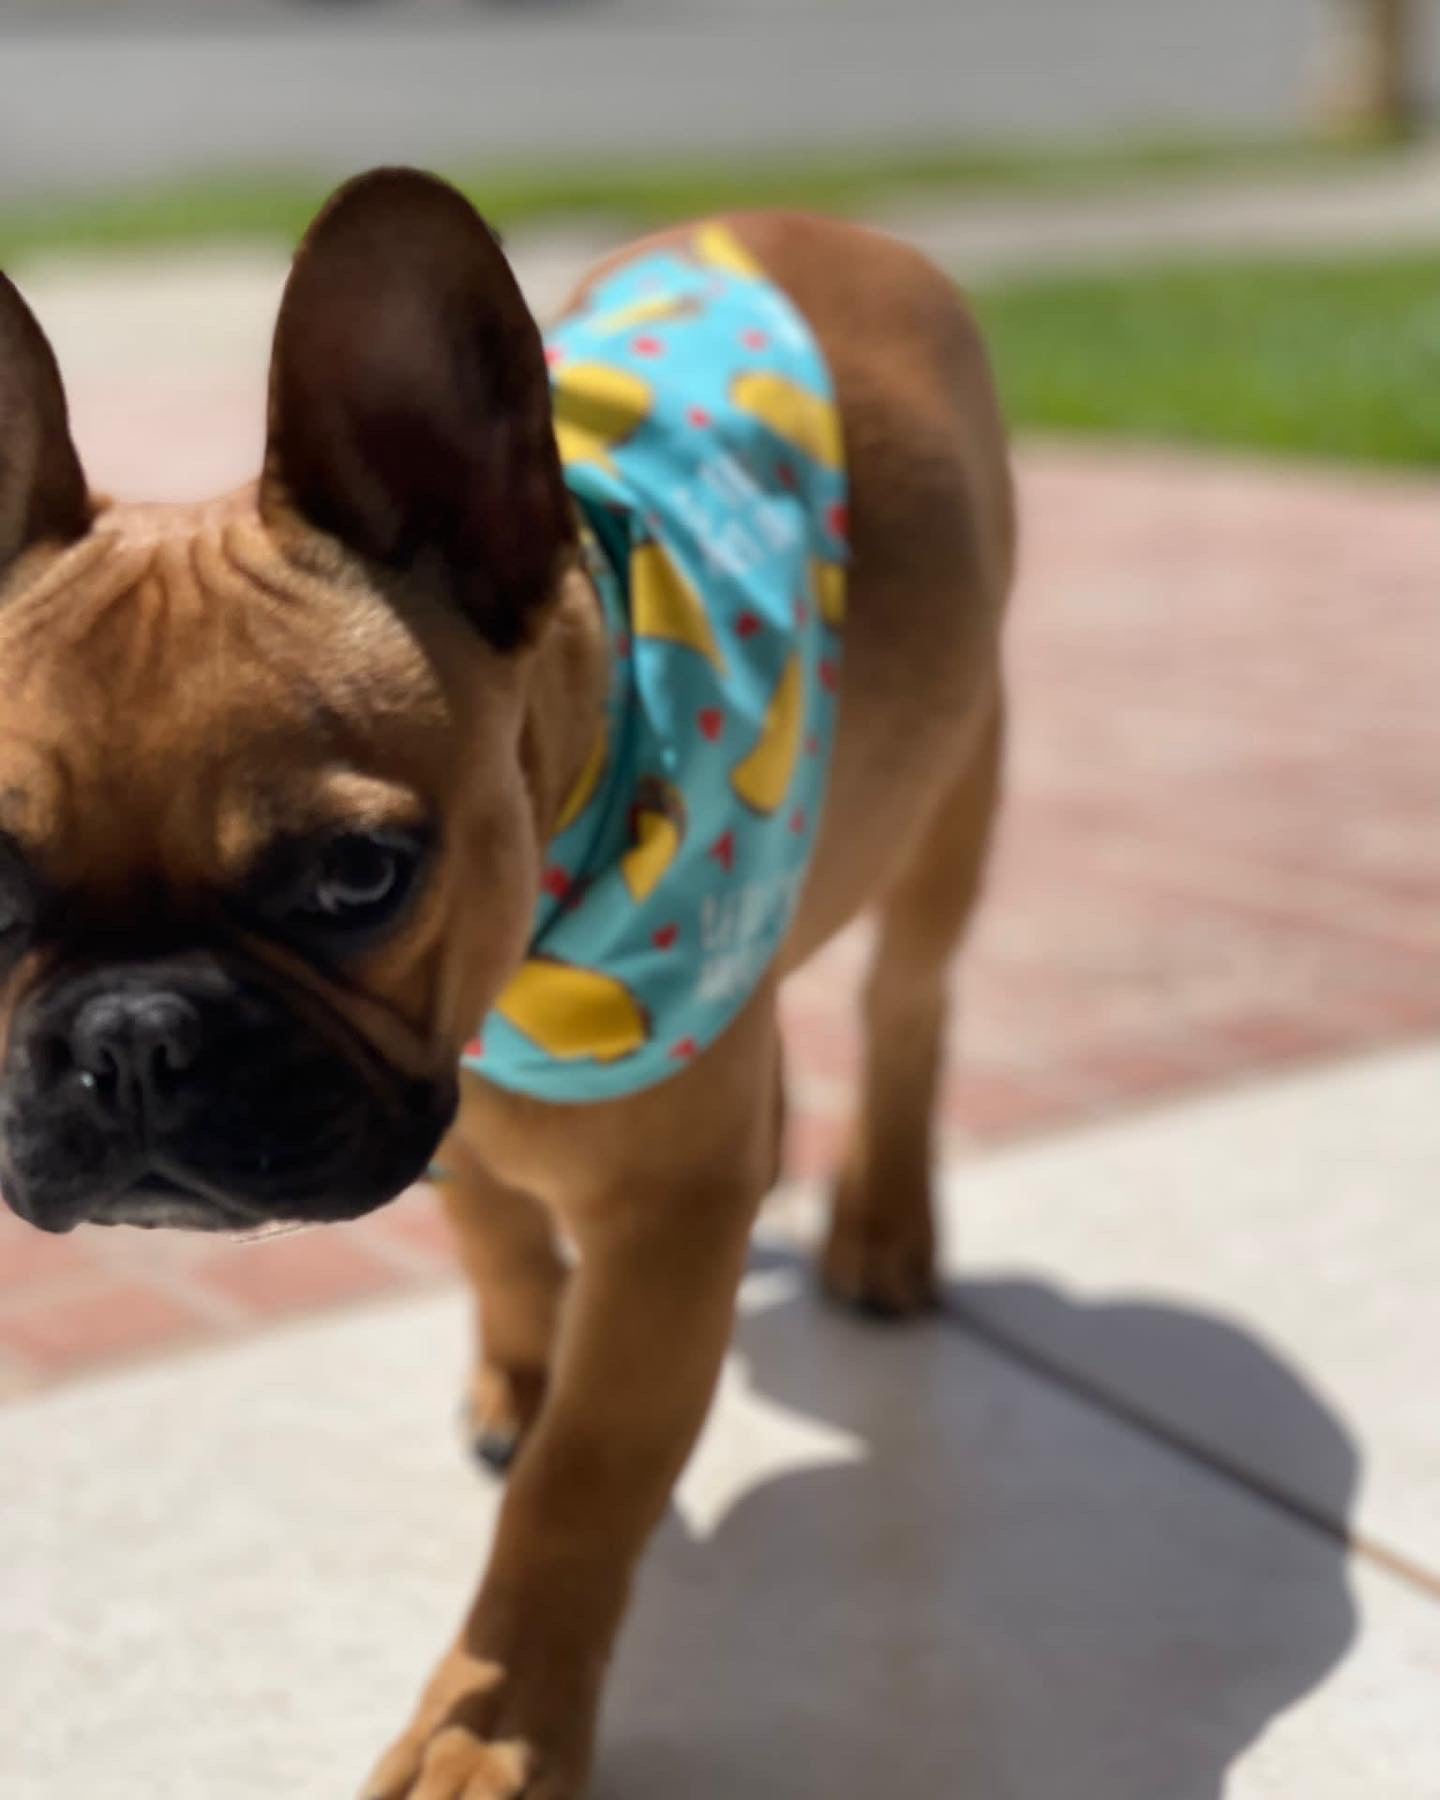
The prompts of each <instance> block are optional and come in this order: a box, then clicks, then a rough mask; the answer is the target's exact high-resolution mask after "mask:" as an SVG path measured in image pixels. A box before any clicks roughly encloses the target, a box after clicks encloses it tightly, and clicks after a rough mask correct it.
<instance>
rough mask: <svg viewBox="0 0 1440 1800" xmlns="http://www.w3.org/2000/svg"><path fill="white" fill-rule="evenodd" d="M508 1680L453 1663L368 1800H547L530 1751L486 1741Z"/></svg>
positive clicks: (388, 1758) (383, 1762) (468, 1662)
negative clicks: (491, 1706) (492, 1708)
mask: <svg viewBox="0 0 1440 1800" xmlns="http://www.w3.org/2000/svg"><path fill="white" fill-rule="evenodd" d="M501 1680H502V1672H501V1670H500V1669H499V1668H498V1667H497V1665H496V1664H494V1663H489V1662H481V1661H480V1660H479V1659H478V1658H476V1657H472V1656H466V1655H465V1654H464V1653H463V1652H460V1651H456V1652H454V1653H452V1654H451V1655H450V1656H447V1657H446V1659H445V1661H444V1662H443V1663H441V1665H440V1667H439V1669H438V1670H437V1671H436V1673H435V1676H434V1678H433V1679H432V1680H431V1682H430V1685H429V1687H428V1688H427V1689H426V1690H425V1693H424V1696H423V1697H422V1699H421V1701H420V1704H419V1706H418V1707H417V1708H416V1712H415V1718H414V1720H413V1721H412V1723H411V1725H410V1727H409V1729H408V1730H407V1731H406V1732H405V1733H404V1734H403V1735H402V1736H401V1737H400V1738H399V1739H397V1741H396V1742H395V1743H394V1744H392V1745H391V1747H390V1748H389V1749H388V1750H387V1751H386V1752H385V1754H384V1756H382V1757H381V1758H380V1761H379V1762H378V1763H377V1764H376V1766H375V1769H374V1772H373V1773H372V1774H371V1776H370V1779H369V1780H368V1781H367V1782H366V1783H365V1785H364V1787H363V1788H362V1789H361V1790H360V1791H361V1797H362V1800H522V1796H523V1797H524V1800H539V1792H540V1791H539V1789H537V1788H535V1787H533V1786H532V1785H531V1775H532V1771H533V1764H534V1758H533V1757H532V1755H531V1752H530V1749H529V1747H528V1746H527V1745H526V1744H524V1743H522V1742H519V1741H518V1740H514V1739H507V1738H503V1737H499V1738H496V1739H490V1738H488V1737H486V1736H485V1735H483V1726H482V1725H481V1723H480V1721H479V1719H478V1717H477V1716H476V1715H477V1714H478V1713H479V1712H480V1711H481V1710H482V1709H483V1708H484V1707H485V1705H486V1703H487V1700H488V1699H489V1698H490V1697H491V1696H493V1695H494V1693H495V1690H496V1689H497V1688H498V1687H499V1685H500V1682H501ZM557 1800H558V1796H557Z"/></svg>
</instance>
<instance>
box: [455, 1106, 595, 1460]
mask: <svg viewBox="0 0 1440 1800" xmlns="http://www.w3.org/2000/svg"><path fill="white" fill-rule="evenodd" d="M444 1162H445V1166H446V1174H445V1177H444V1179H443V1180H442V1181H441V1183H440V1188H441V1194H442V1196H443V1199H444V1202H445V1210H446V1212H447V1213H448V1215H449V1218H450V1223H451V1225H452V1226H453V1227H454V1229H455V1233H456V1237H457V1239H458V1245H459V1251H460V1260H461V1262H462V1263H463V1264H464V1268H465V1273H466V1274H467V1275H468V1276H469V1278H470V1283H471V1286H472V1287H473V1289H474V1291H475V1302H476V1327H477V1329H476V1356H475V1363H474V1367H473V1369H472V1372H471V1375H470V1380H469V1386H468V1390H467V1394H466V1401H465V1425H466V1430H467V1432H468V1434H469V1438H470V1442H471V1445H472V1447H473V1449H474V1452H475V1454H476V1456H477V1457H478V1458H479V1459H480V1460H481V1461H482V1462H485V1463H488V1464H489V1465H490V1466H491V1467H492V1468H504V1467H505V1466H506V1465H507V1464H508V1463H509V1461H510V1459H511V1458H512V1456H513V1455H514V1453H515V1450H516V1448H517V1447H518V1445H519V1442H520V1439H521V1437H522V1436H523V1435H524V1433H525V1432H526V1431H527V1430H528V1429H529V1427H530V1425H531V1423H532V1422H533V1420H534V1418H535V1415H536V1414H537V1413H538V1412H539V1410H540V1403H541V1401H542V1400H543V1399H544V1397H545V1389H546V1384H547V1381H548V1377H549V1370H550V1356H551V1350H552V1347H553V1344H554V1340H555V1332H556V1327H557V1323H558V1320H559V1316H560V1308H561V1304H562V1302H563V1300H564V1297H565V1288H566V1283H567V1279H568V1270H567V1268H566V1265H565V1262H564V1260H563V1259H562V1257H561V1255H560V1252H559V1249H558V1247H557V1245H556V1241H555V1233H554V1229H553V1226H552V1223H551V1218H550V1214H549V1213H548V1212H547V1211H546V1209H545V1208H544V1207H543V1206H542V1205H541V1204H540V1202H539V1201H537V1200H534V1199H532V1198H531V1197H530V1196H529V1195H528V1194H523V1193H520V1192H518V1191H517V1190H516V1189H514V1188H509V1187H505V1186H503V1185H502V1184H501V1183H500V1182H498V1181H496V1180H495V1179H494V1178H493V1177H492V1176H491V1175H489V1174H488V1173H487V1172H486V1171H485V1170H484V1169H483V1168H482V1167H481V1166H480V1164H479V1163H477V1162H476V1161H475V1159H474V1158H473V1157H472V1156H471V1155H470V1154H469V1153H468V1152H467V1151H466V1150H465V1149H464V1146H463V1144H462V1143H460V1142H459V1141H458V1133H457V1134H456V1137H455V1138H454V1139H452V1140H451V1141H450V1142H448V1143H447V1144H446V1145H445V1153H444Z"/></svg>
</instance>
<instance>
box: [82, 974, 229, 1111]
mask: <svg viewBox="0 0 1440 1800" xmlns="http://www.w3.org/2000/svg"><path fill="white" fill-rule="evenodd" d="M70 1050H71V1054H72V1055H73V1057H74V1059H75V1066H76V1068H77V1069H78V1070H79V1072H80V1081H81V1084H82V1085H83V1086H84V1087H85V1088H86V1090H87V1091H88V1092H89V1094H90V1097H91V1099H92V1101H93V1103H94V1105H95V1107H96V1108H97V1109H98V1110H99V1111H100V1112H101V1113H103V1114H105V1115H106V1116H107V1117H109V1118H118V1119H123V1120H125V1121H126V1122H127V1123H129V1124H132V1125H144V1126H148V1127H150V1128H151V1129H155V1128H157V1127H163V1126H164V1125H165V1123H166V1122H167V1119H168V1117H169V1115H170V1112H171V1110H172V1108H173V1106H174V1104H175V1101H176V1099H177V1097H178V1095H179V1092H180V1089H181V1088H182V1086H183V1085H184V1078H185V1074H186V1071H187V1070H188V1069H190V1068H191V1067H192V1065H193V1064H194V1062H195V1060H196V1058H197V1057H198V1056H199V1054H200V1015H199V1013H198V1012H197V1011H196V1009H195V1007H194V1006H192V1005H191V1003H190V1002H189V1001H188V1000H187V999H185V998H184V996H183V995H181V994H174V993H148V994H99V995H97V996H96V997H95V998H94V999H93V1000H88V1001H87V1002H86V1003H85V1005H84V1006H82V1007H81V1009H80V1011H79V1013H78V1014H77V1015H76V1017H75V1023H74V1025H73V1026H72V1028H71V1032H70Z"/></svg>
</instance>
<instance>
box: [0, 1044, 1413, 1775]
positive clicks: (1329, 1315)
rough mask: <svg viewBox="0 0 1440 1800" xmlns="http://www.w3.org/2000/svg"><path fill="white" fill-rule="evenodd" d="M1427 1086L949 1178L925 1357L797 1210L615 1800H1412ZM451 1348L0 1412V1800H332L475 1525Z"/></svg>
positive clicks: (1101, 1134) (380, 1354)
mask: <svg viewBox="0 0 1440 1800" xmlns="http://www.w3.org/2000/svg"><path fill="white" fill-rule="evenodd" d="M1437 1083H1440V1044H1436V1045H1432V1046H1431V1047H1429V1048H1426V1049H1417V1050H1415V1051H1412V1052H1409V1053H1404V1054H1397V1055H1392V1056H1389V1057H1385V1058H1379V1059H1370V1060H1363V1061H1360V1062H1357V1063H1354V1064H1353V1065H1350V1066H1348V1067H1343V1068H1336V1069H1332V1070H1329V1071H1326V1072H1323V1073H1318V1074H1315V1075H1313V1076H1307V1077H1300V1078H1292V1079H1291V1080H1289V1081H1286V1082H1283V1083H1280V1084H1278V1085H1275V1086H1270V1087H1261V1088H1257V1089H1255V1090H1253V1091H1252V1092H1250V1093H1248V1094H1241V1095H1236V1096H1233V1097H1227V1098H1222V1099H1212V1100H1206V1101H1199V1102H1189V1103H1185V1104H1182V1105H1179V1106H1176V1107H1173V1108H1169V1109H1164V1110H1160V1111H1157V1112H1155V1113H1153V1114H1151V1115H1150V1116H1149V1117H1147V1118H1145V1119H1143V1120H1140V1121H1135V1122H1130V1123H1119V1124H1111V1125H1107V1126H1103V1127H1099V1128H1095V1129H1092V1130H1089V1131H1085V1132H1080V1133H1077V1134H1074V1135H1071V1136H1069V1137H1066V1138H1062V1139H1056V1140H1054V1141H1053V1142H1052V1143H1050V1144H1049V1145H1047V1146H1044V1147H1041V1148H1030V1149H1026V1148H1021V1149H1018V1150H1015V1151H1011V1152H1005V1153H1001V1154H999V1155H996V1156H994V1157H992V1158H990V1159H988V1160H985V1161H981V1162H976V1163H974V1164H972V1165H971V1166H970V1167H969V1168H968V1169H965V1170H963V1171H960V1172H959V1173H958V1174H957V1182H956V1187H955V1189H954V1191H953V1192H952V1195H951V1199H950V1202H949V1206H948V1222H949V1227H950V1236H951V1239H952V1242H953V1244H954V1245H955V1246H956V1247H957V1248H956V1254H955V1255H954V1256H953V1258H952V1260H951V1262H950V1269H951V1273H952V1275H953V1277H954V1286H953V1287H952V1290H951V1295H950V1308H949V1310H948V1312H947V1314H946V1316H945V1317H944V1318H942V1319H941V1320H939V1321H936V1322H934V1323H932V1324H929V1325H923V1326H919V1327H916V1328H914V1329H900V1330H884V1329H876V1328H875V1327H873V1326H866V1325H863V1324H860V1323H857V1322H853V1321H851V1320H849V1319H847V1318H842V1317H839V1316H836V1315H833V1314H828V1313H825V1312H823V1311H822V1310H820V1309H819V1308H818V1307H817V1306H816V1304H815V1303H814V1301H813V1300H812V1299H811V1297H810V1292H809V1279H808V1271H807V1269H806V1267H805V1265H804V1264H803V1263H799V1262H797V1261H796V1260H795V1259H794V1254H793V1251H792V1249H791V1246H792V1245H793V1244H795V1243H796V1242H798V1241H799V1240H800V1238H802V1237H803V1235H804V1228H805V1220H806V1219H807V1217H808V1216H809V1215H810V1214H811V1212H812V1210H813V1203H812V1200H811V1198H810V1196H808V1195H807V1194H806V1193H805V1192H803V1191H797V1192H792V1193H791V1194H790V1195H789V1196H788V1197H786V1198H785V1199H784V1200H782V1202H781V1204H780V1205H779V1206H778V1207H777V1209H776V1213H775V1216H774V1217H773V1219H772V1221H771V1223H770V1225H769V1227H768V1229H767V1232H766V1234H765V1237H764V1240H763V1241H762V1244H761V1246H760V1247H759V1248H758V1249H757V1252H756V1257H755V1265H754V1269H753V1272H752V1274H751V1277H750V1279H749V1281H748V1283H747V1288H746V1295H745V1305H744V1307H743V1309H742V1312H743V1316H742V1319H741V1323H740V1326H739V1330H738V1334H737V1340H736V1346H735V1351H734V1354H733V1356H732V1358H731V1362H730V1365H729V1369H728V1372H727V1376H726V1380H725V1383H724V1386H723V1389H722V1393H721V1397H720V1400H719V1403H718V1404H717V1407H716V1409H715V1413H714V1416H713V1418H712V1421H711V1424H710V1426H709V1429H708V1432H707V1434H706V1437H705V1439H704V1441H703V1443H702V1445H701V1447H700V1449H699V1451H698V1452H697V1455H696V1457H695V1459H694V1461H693V1463H692V1465H691V1467H690V1469H689V1471H688V1472H687V1474H686V1476H685V1478H684V1479H683V1481H682V1483H681V1486H680V1489H679V1493H678V1497H677V1503H676V1506H675V1508H674V1511H673V1513H672V1515H671V1517H670V1519H669V1520H668V1521H667V1523H666V1524H665V1526H664V1528H663V1529H662V1531H661V1533H660V1536H659V1540H658V1543H657V1545H656V1546H655V1549H654V1553H653V1555H652V1556H651V1558H650V1561H649V1563H648V1565H647V1567H646V1571H645V1575H644V1578H643V1579H642V1581H641V1583H640V1589H639V1596H638V1600H637V1605H636V1610H635V1615H634V1618H633V1620H632V1623H631V1628H630V1630H629V1632H628V1635H627V1637H626V1639H625V1642H624V1646H623V1650H622V1653H621V1656H620V1660H619V1666H618V1670H617V1675H616V1683H615V1689H614V1695H613V1704H612V1706H611V1709H610V1714H609V1718H608V1722H607V1727H606V1731H605V1734H604V1744H603V1750H602V1754H601V1759H600V1769H599V1775H598V1778H597V1784H596V1797H597V1800H673V1796H674V1795H675V1794H677V1793H684V1794H685V1795H687V1796H691V1797H693V1800H734V1796H735V1795H737V1794H742V1793H743V1794H745V1795H747V1796H751V1797H752V1800H799V1797H800V1796H811V1795H818V1794H824V1795H826V1796H829V1797H830V1800H875V1796H877V1795H880V1794H885V1795H891V1796H895V1800H909V1797H910V1796H916V1797H918V1796H921V1795H925V1796H935V1795H945V1796H950V1795H956V1796H960V1795H963V1796H965V1800H1041V1797H1048V1796H1052V1795H1065V1796H1068V1797H1070V1800H1160V1797H1162V1796H1163V1797H1164V1800H1219V1796H1220V1795H1222V1794H1223V1795H1225V1796H1226V1800H1295V1797H1296V1796H1299V1795H1304V1796H1305V1800H1373V1797H1374V1796H1376V1795H1383V1796H1384V1797H1385V1800H1433V1796H1434V1795H1435V1794H1436V1793H1437V1792H1440V1741H1437V1739H1436V1736H1435V1732H1434V1696H1435V1678H1436V1673H1437V1670H1440V1536H1437V1534H1436V1527H1435V1521H1436V1519H1437V1517H1440V1507H1437V1504H1436V1503H1437V1500H1440V1489H1437V1486H1436V1481H1437V1473H1436V1464H1435V1461H1434V1434H1433V1416H1432V1415H1433V1409H1432V1408H1431V1405H1430V1400H1429V1392H1428V1388H1426V1387H1425V1386H1424V1379H1425V1378H1424V1374H1423V1372H1424V1371H1426V1370H1428V1369H1430V1368H1432V1367H1433V1366H1434V1363H1435V1361H1436V1358H1437V1356H1440V1316H1437V1314H1436V1312H1435V1309H1434V1306H1433V1303H1432V1302H1433V1295H1434V1292H1435V1291H1436V1284H1437V1281H1440V1216H1437V1214H1436V1212H1435V1209H1434V1205H1433V1200H1434V1175H1435V1171H1436V1168H1437V1167H1440V1122H1437V1121H1440V1115H1437V1113H1436V1111H1435V1109H1434V1107H1433V1105H1432V1104H1431V1100H1432V1098H1433V1094H1434V1092H1435V1091H1436V1085H1437ZM464 1338H465V1320H464V1309H463V1306H462V1304H461V1302H460V1300H459V1297H458V1296H456V1295H448V1294H447V1295H444V1296H437V1297H434V1298H429V1299H418V1300H409V1301H405V1302H401V1303H390V1304H387V1305H384V1306H379V1307H373V1306H372V1307H366V1308H362V1309H359V1310H355V1311H352V1312H349V1313H347V1314H345V1315H343V1316H340V1317H336V1318H333V1319H331V1320H328V1321H324V1322H318V1323H307V1324H303V1325H299V1326H294V1327H290V1328H287V1329H285V1330H282V1331H277V1332H274V1333H272V1334H270V1335H268V1336H266V1337H264V1338H262V1339H260V1340H258V1341H256V1342H253V1343H250V1344H246V1345H243V1346H240V1347H232V1348H227V1349H221V1350H216V1351H211V1352H208V1353H206V1354H203V1355H199V1356H193V1357H189V1358H184V1359H180V1360H175V1361H172V1362H169V1363H167V1364H165V1365H163V1366H160V1367H156V1368H151V1369H146V1370H143V1371H137V1372H134V1373H131V1374H128V1375H123V1376H119V1377H114V1378H110V1379H103V1380H96V1381H92V1382H90V1383H87V1384H83V1385H81V1386H78V1387H75V1388H72V1389H71V1390H69V1391H67V1392H62V1393H59V1394H55V1395H51V1396H48V1397H40V1398H37V1399H34V1400H31V1401H23V1402H19V1403H17V1404H15V1405H12V1406H11V1407H9V1408H8V1409H6V1410H5V1411H3V1412H0V1468H3V1470H4V1471H5V1475H4V1484H5V1493H6V1506H5V1530H4V1532H3V1533H0V1591H3V1592H4V1593H5V1595H6V1596H7V1603H6V1606H5V1608H4V1609H3V1612H0V1664H3V1666H4V1667H5V1668H6V1670H7V1678H6V1682H5V1684H4V1687H3V1690H0V1790H3V1792H4V1793H5V1795H6V1796H7V1800H61V1797H62V1796H69V1795H73V1794H81V1793H83V1794H85V1795H87V1796H94V1800H141V1797H142V1796H143V1797H144V1800H194V1796H197V1795H204V1796H205V1800H255V1797H256V1796H259V1795H284V1796H286V1800H335V1796H338V1795H343V1794H347V1793H350V1792H352V1791H354V1786H355V1784H356V1782H357V1781H358V1779H359V1778H360V1775H361V1774H362V1773H363V1770H364V1767H365V1766H366V1764H367V1761H368V1759H369V1757H370V1755H371V1754H372V1752H373V1751H374V1750H375V1748H376V1745H377V1743H378V1742H379V1741H380V1740H381V1739H383V1738H384V1737H385V1735H386V1734H387V1732H388V1731H389V1730H390V1729H391V1728H392V1727H394V1726H395V1725H396V1724H397V1723H398V1722H399V1721H400V1720H401V1718H402V1716H403V1715H404V1713H405V1711H406V1709H407V1707H408V1703H409V1701H410V1698H411V1695H412V1693H413V1691H414V1689H415V1686H416V1683H417V1681H418V1679H419V1677H420V1675H421V1673H422V1670H423V1669H424V1667H425V1665H426V1663H427V1662H428V1660H429V1659H430V1658H431V1657H432V1656H433V1655H434V1654H435V1653H436V1652H437V1650H438V1649H439V1647H440V1646H441V1644H442V1642H443V1640H444V1638H445V1636H446V1633H447V1632H448V1631H449V1630H450V1629H451V1628H452V1627H453V1624H454V1621H455V1618H456V1615H457V1613H458V1612H459V1610H460V1608H461V1606H462V1605H463V1602H464V1599H465V1597H466V1594H467V1592H468V1588H467V1584H468V1583H469V1582H470V1581H471V1579H472V1577H473V1573H474V1571H475V1569H476V1567H477V1565H478V1563H479V1560H480V1558H481V1555H482V1553H483V1549H484V1543H485V1539H486V1536H487V1534H488V1531H489V1529H490V1525H491V1522H492V1520H493V1517H494V1509H495V1502H496V1489H495V1487H494V1485H493V1484H492V1483H491V1482H490V1481H489V1480H488V1478H483V1477H480V1476H478V1475H476V1474H475V1473H473V1472H472V1471H470V1470H469V1469H467V1468H466V1467H464V1466H463V1464H462V1460H461V1457H460V1454H459V1451H458V1448H457V1447H456V1446H455V1444H454V1442H453V1431H452V1429H451V1424H450V1420H451V1416H452V1415H451V1408H452V1406H453V1403H454V1396H455V1393H456V1391H457V1387H456V1383H457V1380H458V1374H459V1369H460V1366H461V1361H462V1357H463V1353H464V1352H463V1345H464ZM1412 1373H1413V1374H1414V1375H1416V1376H1417V1377H1418V1380H1412V1379H1411V1378H1410V1377H1411V1375H1412ZM1351 1523H1355V1524H1356V1526H1357V1529H1358V1530H1359V1532H1360V1534H1361V1537H1362V1539H1363V1541H1364V1544H1365V1548H1362V1550H1361V1551H1360V1552H1359V1553H1352V1554H1347V1552H1346V1550H1345V1548H1344V1544H1343V1534H1344V1532H1345V1531H1346V1529H1347V1528H1348V1526H1349V1525H1350V1524H1351Z"/></svg>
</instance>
